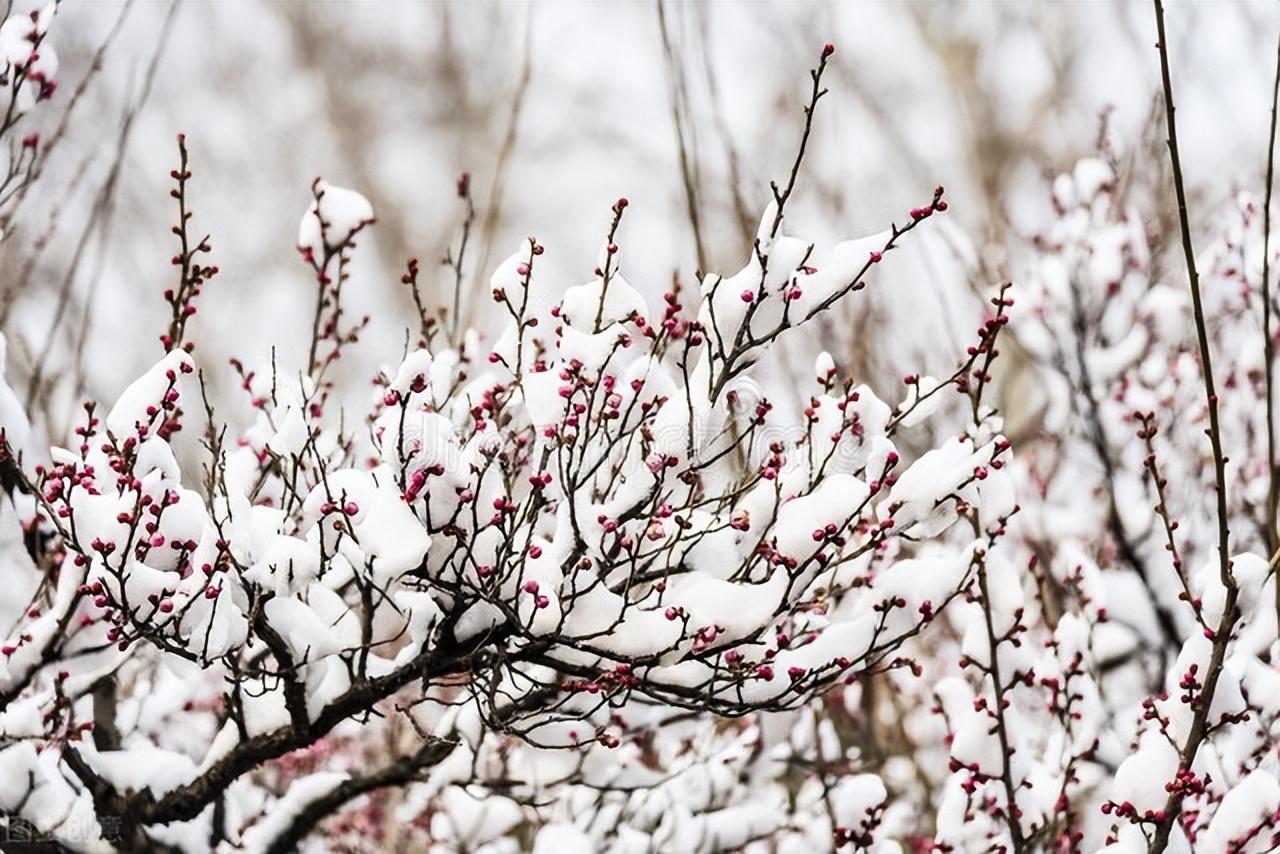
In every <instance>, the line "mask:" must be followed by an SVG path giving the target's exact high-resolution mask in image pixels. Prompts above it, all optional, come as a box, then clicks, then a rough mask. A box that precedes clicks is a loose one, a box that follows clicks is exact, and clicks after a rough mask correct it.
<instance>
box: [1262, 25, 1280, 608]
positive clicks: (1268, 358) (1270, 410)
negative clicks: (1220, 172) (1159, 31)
mask: <svg viewBox="0 0 1280 854" xmlns="http://www.w3.org/2000/svg"><path fill="white" fill-rule="evenodd" d="M1277 100H1280V42H1278V43H1277V45H1276V77H1275V83H1274V84H1273V85H1272V88H1271V130H1270V133H1269V135H1268V137H1267V187H1266V191H1265V192H1264V194H1263V196H1264V199H1263V203H1262V354H1263V370H1264V372H1265V376H1266V389H1267V390H1266V395H1267V401H1266V406H1267V519H1266V534H1267V554H1270V555H1274V554H1275V553H1276V550H1277V548H1280V537H1278V536H1277V532H1276V510H1277V505H1278V504H1280V488H1278V487H1280V470H1277V468H1276V420H1275V377H1274V365H1273V364H1272V363H1273V362H1274V361H1275V341H1274V339H1273V338H1272V337H1271V336H1272V332H1271V308H1272V305H1271V189H1272V179H1273V178H1274V176H1275V162H1276V106H1277ZM1276 590H1277V591H1280V585H1277V587H1276ZM1276 616H1277V617H1280V592H1277V593H1276Z"/></svg>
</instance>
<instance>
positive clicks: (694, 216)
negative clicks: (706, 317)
mask: <svg viewBox="0 0 1280 854" xmlns="http://www.w3.org/2000/svg"><path fill="white" fill-rule="evenodd" d="M657 9H658V29H659V30H660V31H661V33H662V55H663V58H664V59H665V61H666V67H667V90H668V100H669V101H670V103H671V120H672V124H673V125H674V129H675V132H676V153H677V155H678V157H679V161H680V179H681V182H682V183H683V185H684V201H685V210H686V211H687V213H688V215H689V227H690V229H691V230H692V232H693V242H694V247H695V249H696V251H697V254H698V271H699V273H701V274H705V273H706V272H708V271H709V269H710V268H709V266H708V260H707V249H706V243H705V241H704V239H703V235H702V225H701V222H700V217H699V215H698V188H699V185H700V184H701V183H702V181H701V175H700V173H699V170H698V138H697V134H696V132H695V130H694V127H695V123H694V122H692V121H690V119H689V113H690V108H689V86H688V81H687V79H686V75H685V67H684V62H683V61H682V60H681V59H680V58H679V57H678V56H677V55H676V51H675V48H674V47H673V46H672V43H671V32H670V26H669V25H668V24H667V12H666V4H665V3H664V2H663V0H658V3H657Z"/></svg>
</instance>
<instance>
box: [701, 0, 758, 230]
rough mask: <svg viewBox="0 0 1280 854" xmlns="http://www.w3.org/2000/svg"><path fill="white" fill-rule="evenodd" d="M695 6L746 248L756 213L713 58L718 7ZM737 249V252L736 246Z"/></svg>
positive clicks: (706, 72)
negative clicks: (745, 191) (711, 23)
mask: <svg viewBox="0 0 1280 854" xmlns="http://www.w3.org/2000/svg"><path fill="white" fill-rule="evenodd" d="M691 8H692V9H693V10H694V11H695V12H696V13H697V15H698V38H699V40H700V44H699V50H698V52H699V53H700V54H701V55H702V70H703V73H704V75H705V77H706V81H707V93H708V95H709V96H710V101H711V109H710V113H711V119H712V121H713V122H714V123H715V128H716V133H717V134H719V136H720V142H721V145H723V147H724V155H725V160H726V161H727V165H728V169H729V175H728V183H729V191H730V193H731V195H732V197H733V214H734V218H735V219H736V220H737V223H736V224H737V227H738V231H739V239H740V240H741V242H742V246H743V248H745V247H746V246H748V245H750V243H751V235H752V232H753V230H754V229H755V223H754V222H752V215H751V213H750V212H749V210H748V205H747V201H746V199H745V198H743V195H742V163H741V159H740V157H739V154H738V149H737V146H736V145H735V144H734V141H733V136H732V134H730V132H729V126H728V124H727V123H726V122H725V118H724V104H723V103H722V102H721V100H720V87H719V84H718V83H717V81H716V72H715V66H714V63H712V61H711V37H710V34H709V29H710V26H709V19H710V17H711V10H712V9H714V8H715V7H714V6H712V5H710V4H699V5H696V6H693V7H691ZM735 251H737V250H736V247H735Z"/></svg>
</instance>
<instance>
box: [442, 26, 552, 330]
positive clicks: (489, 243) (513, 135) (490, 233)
mask: <svg viewBox="0 0 1280 854" xmlns="http://www.w3.org/2000/svg"><path fill="white" fill-rule="evenodd" d="M523 45H524V47H523V48H522V50H523V53H522V58H521V60H520V76H519V78H518V80H517V82H516V89H515V94H514V95H513V96H512V99H511V119H510V121H509V122H508V123H507V129H506V132H505V133H504V134H503V137H502V146H501V147H500V148H499V149H498V159H497V162H496V163H495V164H494V167H493V181H492V183H490V185H489V198H488V200H487V201H486V202H485V208H484V223H483V225H482V227H481V230H480V246H481V255H480V259H479V264H477V266H476V269H478V270H488V269H489V260H490V252H491V251H492V249H493V242H494V238H495V236H496V235H497V231H498V220H499V216H500V214H501V209H502V194H503V191H504V190H505V189H506V178H507V168H508V166H509V165H510V163H511V157H512V155H513V154H515V150H516V141H517V139H519V131H520V117H521V115H522V114H523V113H524V106H525V100H526V96H527V94H528V92H529V82H530V81H531V80H532V79H533V8H532V7H528V8H527V9H526V10H525V18H524V40H523ZM467 310H468V311H470V305H468V306H467ZM454 311H455V312H462V306H461V305H455V306H454ZM462 320H463V324H462V325H463V327H464V328H465V327H466V326H467V325H468V324H469V323H470V322H471V318H470V317H468V316H466V315H463V317H462Z"/></svg>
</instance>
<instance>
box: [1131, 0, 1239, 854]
mask: <svg viewBox="0 0 1280 854" xmlns="http://www.w3.org/2000/svg"><path fill="white" fill-rule="evenodd" d="M1152 2H1153V4H1154V5H1155V13H1156V31H1157V33H1158V37H1159V41H1157V42H1156V48H1157V50H1158V51H1159V53H1160V81H1161V84H1162V86H1163V87H1164V105H1165V122H1166V125H1167V129H1168V133H1169V135H1168V144H1169V161H1170V166H1171V168H1172V170H1173V188H1174V192H1175V193H1176V195H1177V200H1178V225H1179V227H1180V230H1181V232H1182V254H1183V256H1184V257H1185V259H1186V262H1187V281H1188V284H1189V285H1190V288H1191V304H1192V308H1193V314H1194V317H1195V324H1196V339H1197V342H1198V344H1199V347H1200V365H1201V374H1202V376H1203V377H1204V394H1205V403H1206V404H1207V405H1208V408H1209V429H1208V430H1207V431H1206V432H1207V433H1208V435H1209V444H1210V446H1211V447H1212V449H1213V470H1214V478H1215V480H1216V486H1217V492H1218V496H1217V497H1218V500H1217V512H1218V572H1219V574H1220V576H1221V581H1222V585H1223V587H1224V588H1226V600H1225V601H1224V603H1223V608H1222V620H1221V623H1220V624H1219V626H1218V629H1217V631H1216V632H1213V633H1212V634H1213V638H1212V640H1213V651H1212V654H1211V656H1210V660H1209V666H1208V667H1207V669H1206V670H1205V682H1204V689H1203V691H1202V692H1201V695H1200V697H1199V704H1198V705H1196V706H1195V712H1194V715H1193V718H1192V721H1191V729H1190V732H1189V733H1188V734H1187V740H1186V742H1185V743H1184V744H1183V746H1182V749H1181V751H1180V753H1179V766H1178V767H1179V771H1183V770H1186V769H1189V768H1190V767H1191V765H1192V763H1193V762H1194V761H1195V758H1196V753H1197V752H1198V751H1199V749H1200V745H1201V743H1203V741H1204V739H1205V737H1206V736H1207V735H1208V718H1209V710H1210V708H1211V706H1212V705H1213V695H1214V691H1215V690H1216V688H1217V685H1218V677H1219V676H1220V675H1221V673H1222V662H1223V660H1224V659H1225V658H1226V653H1227V644H1228V642H1229V641H1230V639H1231V633H1232V630H1233V629H1234V628H1235V624H1236V618H1237V610H1236V598H1237V595H1238V593H1239V590H1238V588H1237V587H1236V584H1235V579H1234V578H1233V577H1232V575H1231V559H1230V557H1229V551H1228V550H1229V547H1230V531H1229V529H1228V519H1227V472H1226V466H1227V458H1226V456H1224V454H1223V452H1222V430H1221V427H1220V425H1219V423H1218V392H1217V389H1216V387H1215V386H1214V382H1213V362H1212V354H1211V353H1210V350H1209V333H1208V327H1207V325H1206V323H1205V319H1204V306H1203V305H1202V302H1201V299H1200V275H1199V272H1198V271H1197V270H1196V257H1195V249H1194V247H1193V246H1192V243H1191V226H1190V223H1189V222H1188V219H1187V194H1186V189H1185V188H1184V186H1183V180H1182V161H1181V159H1180V157H1179V155H1178V130H1177V123H1176V122H1175V121H1174V106H1173V84H1172V82H1171V81H1170V79H1169V49H1168V40H1167V38H1166V36H1165V29H1164V4H1163V3H1162V2H1161V0H1152ZM1181 810H1182V797H1181V792H1180V790H1179V789H1177V788H1175V789H1174V791H1172V792H1170V793H1169V797H1168V799H1167V801H1166V804H1165V809H1164V811H1163V815H1162V816H1161V817H1160V820H1159V821H1158V822H1157V824H1156V828H1155V831H1154V834H1153V836H1152V838H1151V843H1150V845H1149V846H1148V849H1147V850H1148V854H1160V852H1163V851H1164V850H1165V847H1166V846H1167V845H1168V844H1169V833H1170V832H1171V830H1172V829H1173V824H1174V822H1175V821H1177V820H1178V815H1179V813H1180V812H1181Z"/></svg>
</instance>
